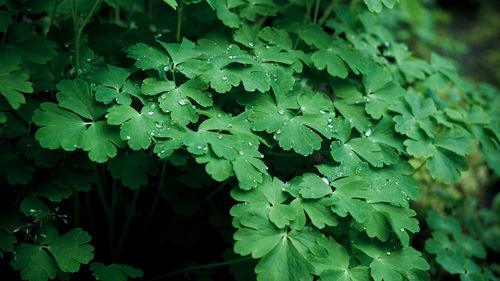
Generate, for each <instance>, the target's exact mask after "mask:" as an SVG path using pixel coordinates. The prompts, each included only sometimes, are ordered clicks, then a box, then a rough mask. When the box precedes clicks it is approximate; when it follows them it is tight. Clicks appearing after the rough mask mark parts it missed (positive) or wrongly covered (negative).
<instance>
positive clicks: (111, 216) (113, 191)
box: [108, 179, 117, 255]
mask: <svg viewBox="0 0 500 281" xmlns="http://www.w3.org/2000/svg"><path fill="white" fill-rule="evenodd" d="M116 202H117V196H116V180H115V179H113V184H112V185H111V208H110V210H109V224H108V227H109V231H108V238H109V243H110V244H109V245H110V250H111V251H113V250H114V249H113V246H112V242H113V240H114V237H115V206H116ZM113 254H114V253H111V255H113Z"/></svg>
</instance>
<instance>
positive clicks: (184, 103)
mask: <svg viewBox="0 0 500 281" xmlns="http://www.w3.org/2000/svg"><path fill="white" fill-rule="evenodd" d="M177 102H178V103H179V104H180V105H186V104H188V103H189V100H188V99H186V98H182V99H179V100H178V101H177Z"/></svg>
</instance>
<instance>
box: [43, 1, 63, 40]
mask: <svg viewBox="0 0 500 281" xmlns="http://www.w3.org/2000/svg"><path fill="white" fill-rule="evenodd" d="M61 2H62V0H57V1H56V2H55V3H54V7H53V8H52V12H51V14H50V20H49V27H48V29H47V32H46V33H48V32H49V31H50V27H51V26H52V23H53V21H54V18H55V17H56V11H57V6H59V4H61Z"/></svg>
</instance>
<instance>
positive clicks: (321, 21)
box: [318, 0, 338, 26]
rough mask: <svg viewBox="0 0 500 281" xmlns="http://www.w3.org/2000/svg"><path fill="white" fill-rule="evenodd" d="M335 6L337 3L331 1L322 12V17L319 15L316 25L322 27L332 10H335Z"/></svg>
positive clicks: (334, 0)
mask: <svg viewBox="0 0 500 281" xmlns="http://www.w3.org/2000/svg"><path fill="white" fill-rule="evenodd" d="M336 5H338V3H337V1H336V0H332V1H331V2H330V5H328V6H327V7H326V9H325V10H324V12H323V15H321V18H319V20H318V25H319V26H323V24H325V22H326V21H327V20H328V18H329V17H330V14H331V13H332V12H333V10H334V8H335V6H336Z"/></svg>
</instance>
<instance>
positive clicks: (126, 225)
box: [114, 189, 139, 261]
mask: <svg viewBox="0 0 500 281" xmlns="http://www.w3.org/2000/svg"><path fill="white" fill-rule="evenodd" d="M138 195H139V189H137V190H136V191H134V197H133V198H132V203H131V204H130V205H129V207H128V209H127V217H126V218H125V222H124V224H123V228H122V233H121V235H120V240H119V242H118V248H117V250H116V252H115V257H114V260H115V261H116V260H117V259H118V257H119V256H120V254H121V251H122V249H123V245H124V244H125V240H126V238H127V234H128V229H129V228H130V222H131V221H132V216H133V215H134V213H135V204H136V202H137V197H138Z"/></svg>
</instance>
